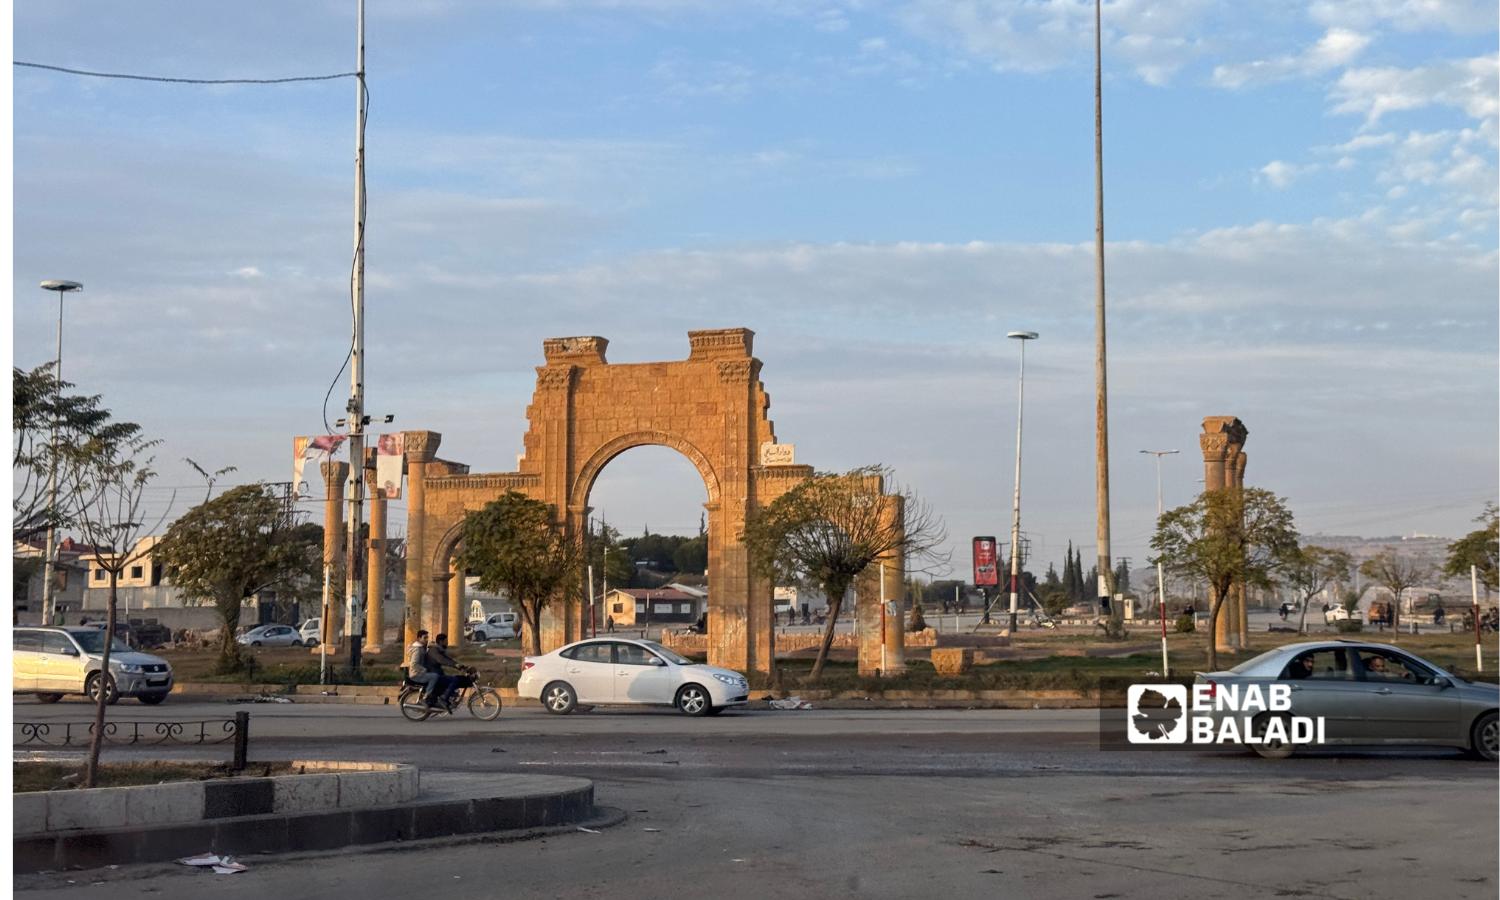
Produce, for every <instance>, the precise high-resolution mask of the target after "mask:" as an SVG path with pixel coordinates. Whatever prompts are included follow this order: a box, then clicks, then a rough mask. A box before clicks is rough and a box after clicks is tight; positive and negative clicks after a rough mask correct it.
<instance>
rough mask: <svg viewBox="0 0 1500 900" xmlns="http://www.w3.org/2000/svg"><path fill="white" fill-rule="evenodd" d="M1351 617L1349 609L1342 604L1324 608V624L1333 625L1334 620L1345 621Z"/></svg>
mask: <svg viewBox="0 0 1500 900" xmlns="http://www.w3.org/2000/svg"><path fill="white" fill-rule="evenodd" d="M1348 619H1349V610H1347V609H1344V608H1343V607H1342V606H1330V607H1328V608H1327V609H1325V610H1323V624H1325V625H1332V624H1333V623H1334V622H1344V621H1347V620H1348Z"/></svg>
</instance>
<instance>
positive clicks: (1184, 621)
mask: <svg viewBox="0 0 1500 900" xmlns="http://www.w3.org/2000/svg"><path fill="white" fill-rule="evenodd" d="M1172 630H1173V631H1176V632H1177V633H1178V634H1188V633H1190V632H1193V631H1197V630H1198V625H1197V623H1196V621H1195V620H1194V619H1193V617H1192V616H1178V617H1177V621H1176V623H1175V624H1173V625H1172Z"/></svg>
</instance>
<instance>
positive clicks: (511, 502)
mask: <svg viewBox="0 0 1500 900" xmlns="http://www.w3.org/2000/svg"><path fill="white" fill-rule="evenodd" d="M457 559H458V563H459V565H461V566H463V568H464V569H465V570H467V571H469V572H472V573H473V574H475V575H477V576H478V577H479V587H480V589H481V590H485V591H494V592H503V593H504V594H506V596H508V597H510V600H511V602H512V603H514V604H515V605H516V608H517V609H518V610H519V611H520V613H521V617H522V619H523V620H524V621H525V624H526V632H527V638H528V642H529V643H530V645H531V653H532V655H534V656H540V655H541V652H542V632H541V627H542V610H543V609H545V608H547V607H548V606H550V605H551V604H552V603H554V602H556V601H559V600H564V599H566V595H567V594H568V592H570V591H574V590H577V588H578V585H579V584H580V578H579V576H580V574H581V573H580V571H579V570H580V567H581V565H582V563H583V560H584V546H583V542H582V541H580V540H579V539H578V538H576V537H574V536H572V535H569V534H567V533H566V531H565V529H564V528H563V526H562V525H561V524H559V523H557V522H555V521H554V520H553V508H552V507H551V506H549V505H548V504H546V503H543V502H542V501H540V500H533V499H531V498H530V497H527V496H525V495H523V494H521V493H518V492H517V491H507V492H506V494H505V496H503V497H501V498H500V499H499V500H494V501H491V502H490V503H487V504H485V505H484V508H483V509H480V510H476V511H474V512H471V513H469V514H468V515H467V516H465V517H464V524H463V544H462V547H461V549H460V550H459V552H458V554H457Z"/></svg>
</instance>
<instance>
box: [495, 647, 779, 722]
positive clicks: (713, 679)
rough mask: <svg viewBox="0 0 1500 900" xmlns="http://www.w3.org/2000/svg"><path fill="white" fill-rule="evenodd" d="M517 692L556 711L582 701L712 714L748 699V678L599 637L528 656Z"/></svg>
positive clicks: (570, 708)
mask: <svg viewBox="0 0 1500 900" xmlns="http://www.w3.org/2000/svg"><path fill="white" fill-rule="evenodd" d="M516 693H517V694H518V695H519V696H521V697H529V698H531V699H533V700H540V701H541V703H542V707H543V708H544V709H546V710H547V711H548V712H551V713H557V714H558V715H565V714H567V713H570V712H572V711H573V710H574V709H575V708H577V707H579V706H603V705H616V704H618V705H636V704H644V705H657V706H675V707H677V709H678V710H680V711H682V712H684V713H687V714H688V715H690V716H705V715H707V716H713V715H718V714H719V713H721V712H723V711H724V709H725V708H727V707H730V706H740V705H742V704H743V703H745V702H746V701H747V700H749V699H750V683H749V682H748V681H746V680H745V676H744V675H741V674H740V673H739V672H734V671H731V670H729V669H720V668H718V667H716V666H706V665H703V664H701V663H695V662H693V661H692V660H690V659H688V658H687V657H684V656H680V655H678V654H676V653H673V652H672V651H671V650H668V649H667V648H666V647H663V646H662V645H661V644H658V643H656V642H655V641H637V640H629V639H625V638H610V639H608V640H605V639H602V638H601V639H597V640H588V641H579V642H577V643H575V644H569V645H568V646H566V647H560V648H558V649H557V650H554V651H552V652H551V653H548V654H545V655H543V656H528V657H526V658H525V659H524V660H522V662H521V680H520V681H519V682H518V683H517V684H516Z"/></svg>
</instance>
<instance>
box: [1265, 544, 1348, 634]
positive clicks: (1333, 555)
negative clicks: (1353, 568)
mask: <svg viewBox="0 0 1500 900" xmlns="http://www.w3.org/2000/svg"><path fill="white" fill-rule="evenodd" d="M1351 564H1352V563H1351V562H1350V559H1349V554H1348V553H1345V552H1344V551H1343V550H1331V549H1329V548H1327V547H1319V546H1316V545H1313V544H1309V545H1307V546H1305V547H1298V548H1297V551H1296V552H1295V553H1293V554H1291V555H1289V556H1288V557H1287V560H1286V565H1285V567H1284V568H1283V569H1282V572H1281V575H1282V578H1281V580H1282V582H1283V583H1284V584H1285V585H1286V586H1287V587H1290V588H1291V589H1292V590H1294V591H1296V592H1297V597H1298V599H1299V600H1300V601H1301V603H1302V618H1301V619H1300V620H1299V621H1298V623H1297V631H1299V632H1301V633H1303V634H1306V633H1307V607H1308V605H1309V604H1310V603H1311V602H1312V598H1313V597H1315V596H1317V595H1318V594H1320V593H1322V592H1323V591H1324V590H1325V589H1327V588H1328V586H1329V585H1332V584H1337V583H1339V582H1342V581H1343V580H1344V578H1346V577H1348V575H1349V566H1350V565H1351Z"/></svg>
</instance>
